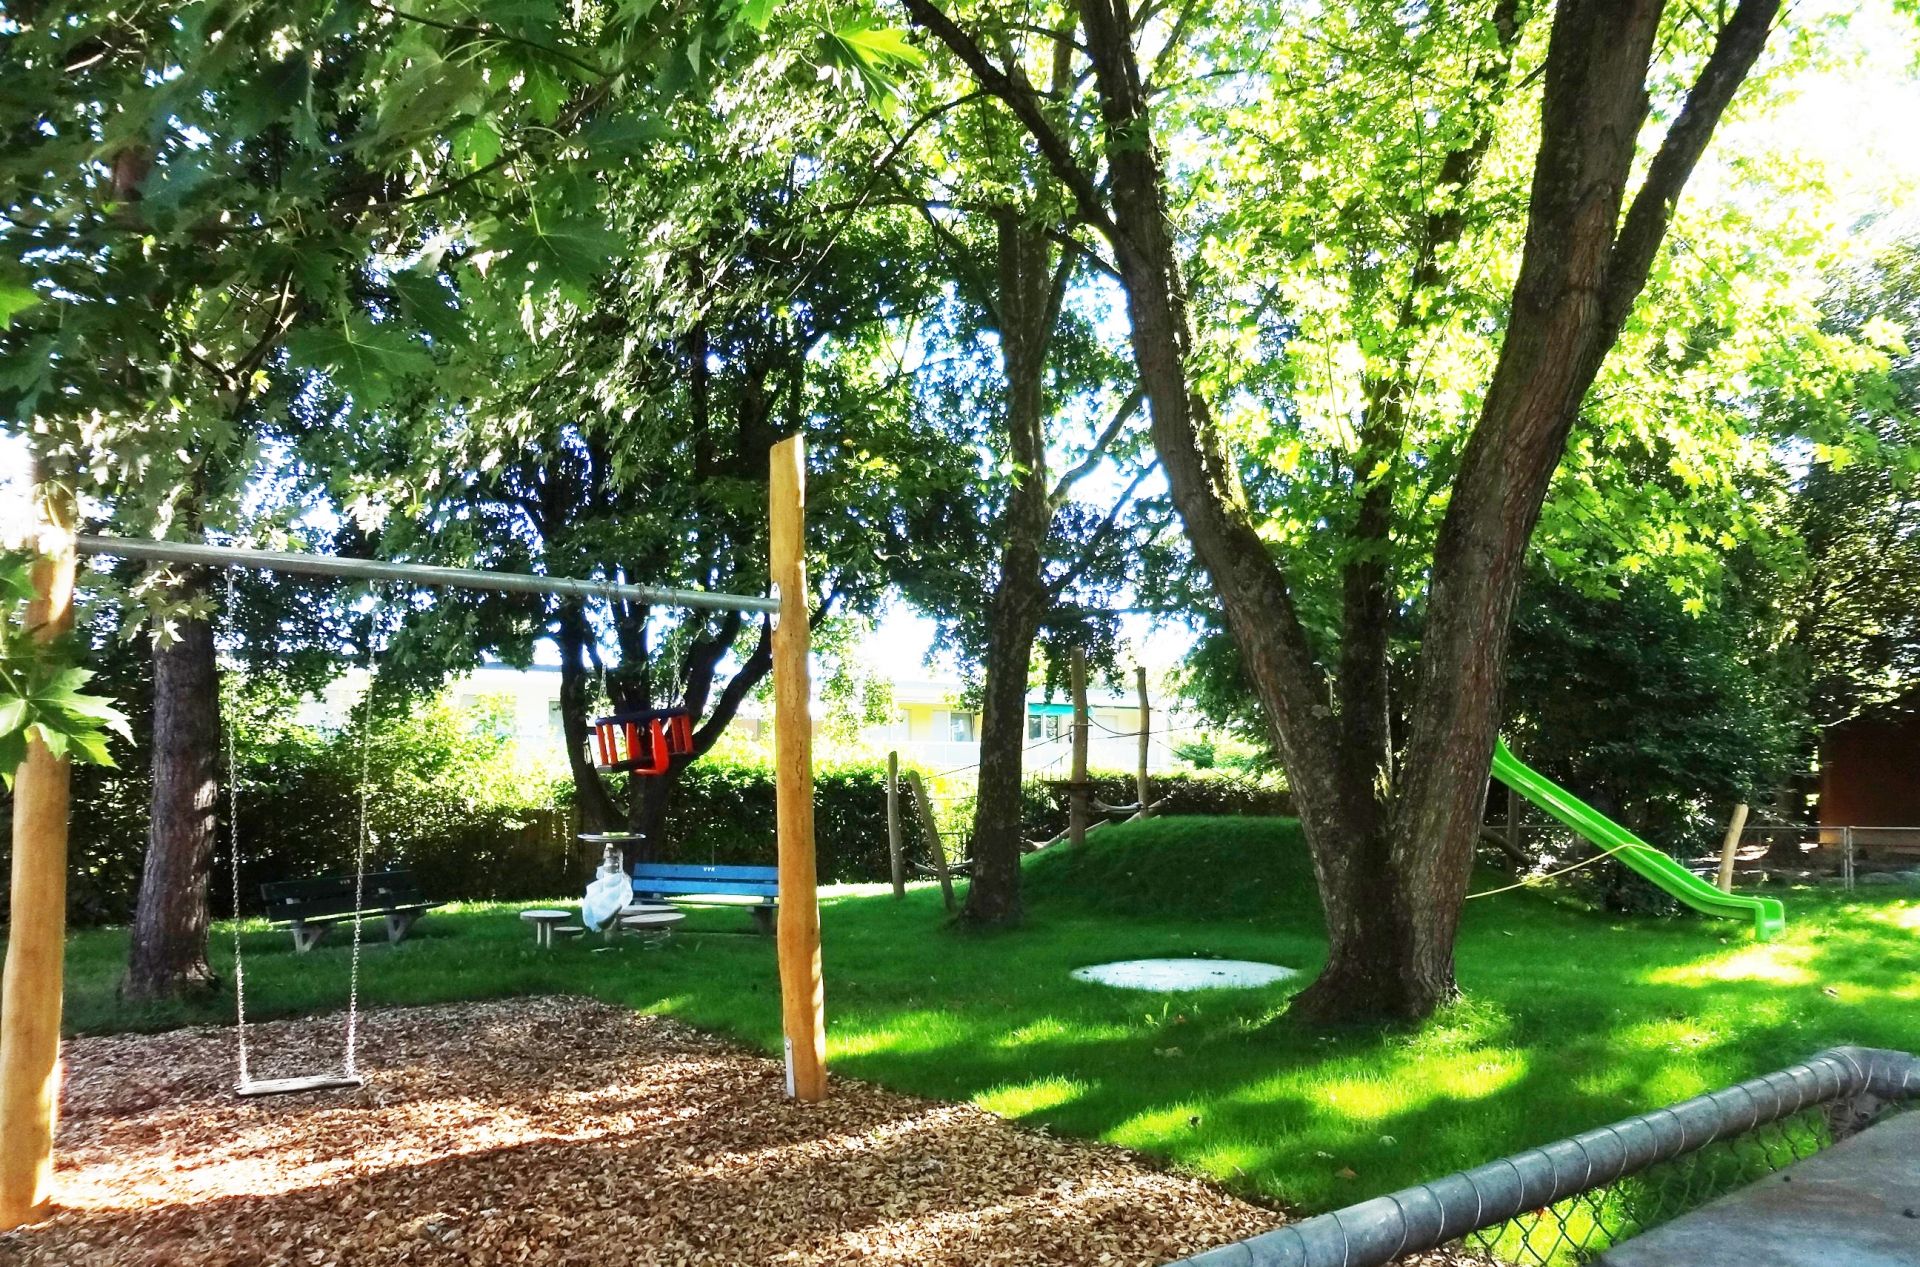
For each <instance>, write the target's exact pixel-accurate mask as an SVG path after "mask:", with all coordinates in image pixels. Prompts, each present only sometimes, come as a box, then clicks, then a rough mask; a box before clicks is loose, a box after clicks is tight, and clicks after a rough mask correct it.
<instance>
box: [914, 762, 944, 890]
mask: <svg viewBox="0 0 1920 1267" xmlns="http://www.w3.org/2000/svg"><path fill="white" fill-rule="evenodd" d="M907 786H908V787H910V788H912V789H913V803H914V806H915V807H916V808H917V809H918V810H919V811H920V830H921V832H922V833H924V834H925V836H926V838H927V854H928V856H929V857H931V858H932V859H933V873H934V874H935V875H937V876H939V877H940V897H941V899H942V900H943V901H945V902H946V904H947V909H948V910H952V909H953V873H952V872H951V871H948V870H947V846H946V843H945V842H944V841H942V840H941V839H940V824H939V823H938V822H936V821H935V820H934V817H933V798H932V797H930V796H928V795H927V785H926V784H925V783H922V782H921V781H920V772H919V771H918V770H909V771H907Z"/></svg>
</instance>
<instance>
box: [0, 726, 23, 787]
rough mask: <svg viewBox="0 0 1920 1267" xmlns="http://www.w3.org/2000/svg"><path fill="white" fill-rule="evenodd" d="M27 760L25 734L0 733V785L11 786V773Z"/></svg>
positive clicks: (15, 732) (20, 731) (13, 732)
mask: <svg viewBox="0 0 1920 1267" xmlns="http://www.w3.org/2000/svg"><path fill="white" fill-rule="evenodd" d="M26 759H27V732H26V731H24V730H14V731H0V783H5V784H6V785H7V786H8V787H9V788H11V787H12V786H13V772H14V771H15V770H18V769H19V768H20V763H21V762H22V761H25V760H26Z"/></svg>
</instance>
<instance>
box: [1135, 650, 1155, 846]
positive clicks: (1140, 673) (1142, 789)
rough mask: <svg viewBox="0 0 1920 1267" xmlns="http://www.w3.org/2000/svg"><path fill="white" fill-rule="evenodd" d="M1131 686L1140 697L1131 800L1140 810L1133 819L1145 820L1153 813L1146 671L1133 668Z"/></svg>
mask: <svg viewBox="0 0 1920 1267" xmlns="http://www.w3.org/2000/svg"><path fill="white" fill-rule="evenodd" d="M1133 685H1134V689H1135V690H1136V691H1138V693H1139V695H1140V755H1139V760H1138V761H1137V762H1136V763H1135V765H1134V770H1133V791H1134V797H1133V799H1134V801H1135V803H1136V804H1138V805H1139V806H1140V808H1139V809H1138V810H1136V811H1135V812H1134V817H1135V818H1147V817H1149V816H1151V815H1152V813H1153V802H1152V801H1150V800H1148V799H1147V758H1148V752H1147V744H1148V741H1149V740H1150V739H1152V737H1153V706H1152V703H1151V702H1150V701H1149V700H1148V699H1147V671H1146V669H1144V668H1141V667H1139V666H1137V665H1136V666H1135V668H1134V670H1133Z"/></svg>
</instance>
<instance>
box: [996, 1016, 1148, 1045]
mask: <svg viewBox="0 0 1920 1267" xmlns="http://www.w3.org/2000/svg"><path fill="white" fill-rule="evenodd" d="M1130 1032H1131V1031H1129V1030H1128V1029H1127V1027H1126V1026H1124V1025H1095V1024H1093V1023H1091V1022H1088V1021H1075V1022H1072V1023H1068V1022H1067V1021H1063V1020H1061V1019H1060V1018H1059V1017H1057V1016H1043V1017H1041V1018H1040V1019H1039V1020H1036V1021H1029V1022H1027V1023H1026V1024H1025V1025H1021V1026H1018V1027H1016V1028H1014V1029H1011V1030H1008V1031H1007V1032H1006V1033H1005V1034H1002V1035H1001V1036H1000V1037H999V1038H996V1039H994V1041H993V1045H994V1046H995V1047H998V1048H1000V1049H1002V1050H1004V1051H1012V1050H1015V1049H1018V1048H1021V1047H1032V1046H1036V1045H1039V1044H1045V1043H1060V1042H1090V1041H1093V1042H1111V1041H1113V1040H1115V1039H1124V1038H1127V1037H1128V1036H1129V1035H1130Z"/></svg>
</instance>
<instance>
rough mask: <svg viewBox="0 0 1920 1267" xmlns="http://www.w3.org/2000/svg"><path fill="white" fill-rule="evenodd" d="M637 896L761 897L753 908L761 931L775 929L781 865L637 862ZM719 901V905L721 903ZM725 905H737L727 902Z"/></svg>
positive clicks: (681, 898)
mask: <svg viewBox="0 0 1920 1267" xmlns="http://www.w3.org/2000/svg"><path fill="white" fill-rule="evenodd" d="M633 897H634V900H635V901H641V900H644V899H646V898H655V899H659V898H673V899H675V900H676V901H680V902H696V903H697V902H698V901H699V900H700V899H701V898H703V897H757V898H759V899H760V901H759V903H758V904H757V905H755V906H753V907H751V908H749V909H750V910H752V912H753V922H754V923H755V925H757V926H758V927H759V929H760V931H761V932H763V933H770V932H772V931H773V912H774V907H775V905H776V904H777V902H778V899H779V897H780V870H779V868H777V867H703V866H698V865H689V864H686V863H679V862H636V863H634V864H633ZM715 905H718V904H717V903H716V904H715ZM725 905H729V906H731V905H733V903H730V902H729V903H726V904H725Z"/></svg>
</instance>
